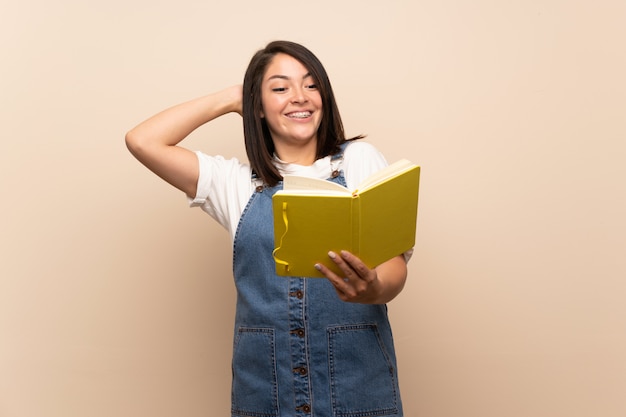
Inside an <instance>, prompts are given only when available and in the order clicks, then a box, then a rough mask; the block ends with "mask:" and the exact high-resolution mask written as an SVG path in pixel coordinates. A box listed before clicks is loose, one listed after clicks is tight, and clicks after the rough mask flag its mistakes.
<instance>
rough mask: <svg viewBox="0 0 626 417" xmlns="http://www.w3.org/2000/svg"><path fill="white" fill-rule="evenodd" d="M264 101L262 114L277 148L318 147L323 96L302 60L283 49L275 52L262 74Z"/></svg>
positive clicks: (262, 100) (262, 102) (262, 99)
mask: <svg viewBox="0 0 626 417" xmlns="http://www.w3.org/2000/svg"><path fill="white" fill-rule="evenodd" d="M261 105H262V112H261V117H264V118H265V121H266V122H267V125H268V127H269V130H270V133H271V135H272V139H273V141H274V145H275V147H276V150H277V151H278V152H279V150H280V149H281V148H283V147H284V146H294V145H295V146H308V147H309V149H310V148H311V147H313V149H314V148H315V146H316V145H317V129H318V128H319V125H320V122H321V120H322V98H321V96H320V93H319V91H318V90H317V86H316V85H315V80H314V79H313V77H312V76H311V75H310V74H309V71H308V70H307V69H306V68H305V67H304V65H302V63H301V62H300V61H298V60H297V59H295V58H293V57H291V56H290V55H286V54H282V53H279V54H276V56H274V58H273V59H272V61H271V62H270V64H269V65H268V66H267V69H266V71H265V74H264V76H263V82H262V84H261ZM279 155H280V152H279Z"/></svg>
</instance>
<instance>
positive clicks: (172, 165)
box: [125, 85, 242, 197]
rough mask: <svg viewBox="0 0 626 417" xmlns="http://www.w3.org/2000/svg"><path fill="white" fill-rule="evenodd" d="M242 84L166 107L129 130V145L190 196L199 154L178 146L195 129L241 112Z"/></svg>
mask: <svg viewBox="0 0 626 417" xmlns="http://www.w3.org/2000/svg"><path fill="white" fill-rule="evenodd" d="M241 91H242V87H241V86H240V85H237V86H232V87H229V88H226V89H224V90H221V91H218V92H216V93H213V94H209V95H206V96H203V97H199V98H196V99H194V100H190V101H187V102H185V103H181V104H178V105H176V106H174V107H171V108H169V109H167V110H164V111H162V112H160V113H158V114H156V115H154V116H152V117H150V118H149V119H147V120H146V121H144V122H142V123H140V124H139V125H137V126H136V127H134V128H133V129H131V130H130V131H129V132H128V133H126V137H125V139H126V146H127V147H128V149H129V150H130V152H131V153H132V154H133V155H134V156H135V158H137V159H138V160H139V161H140V162H141V163H142V164H144V165H145V166H146V167H147V168H148V169H150V170H151V171H152V172H154V173H155V174H157V175H158V176H159V177H161V178H163V179H164V180H165V181H167V182H168V183H170V184H172V185H173V186H174V187H176V188H178V189H179V190H182V191H183V192H184V193H185V194H187V195H188V196H189V197H194V196H195V194H196V187H197V183H198V161H197V158H196V155H195V154H194V153H193V152H192V151H190V150H188V149H185V148H183V147H180V146H177V145H178V144H179V143H180V142H181V141H182V140H183V139H184V138H186V137H187V136H188V135H189V134H190V133H191V132H193V131H194V130H195V129H197V128H198V127H200V126H202V125H203V124H205V123H207V122H210V121H211V120H213V119H216V118H218V117H220V116H222V115H224V114H227V113H231V112H237V113H239V114H241V94H242V93H241Z"/></svg>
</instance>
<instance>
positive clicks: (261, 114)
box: [259, 110, 265, 119]
mask: <svg viewBox="0 0 626 417" xmlns="http://www.w3.org/2000/svg"><path fill="white" fill-rule="evenodd" d="M259 117H260V118H261V119H265V113H263V110H260V111H259Z"/></svg>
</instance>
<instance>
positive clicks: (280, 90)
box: [272, 87, 287, 93]
mask: <svg viewBox="0 0 626 417" xmlns="http://www.w3.org/2000/svg"><path fill="white" fill-rule="evenodd" d="M272 91H273V92H275V93H284V92H285V91H287V87H274V88H272Z"/></svg>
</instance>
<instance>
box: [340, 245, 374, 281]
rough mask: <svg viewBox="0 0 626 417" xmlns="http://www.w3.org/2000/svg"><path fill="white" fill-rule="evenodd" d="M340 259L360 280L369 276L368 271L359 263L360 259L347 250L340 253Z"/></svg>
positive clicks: (361, 262)
mask: <svg viewBox="0 0 626 417" xmlns="http://www.w3.org/2000/svg"><path fill="white" fill-rule="evenodd" d="M341 259H343V260H344V261H345V262H346V264H347V265H349V266H350V269H351V270H352V271H354V272H356V275H357V276H358V277H359V278H361V279H365V280H366V279H367V278H368V277H369V275H370V269H369V268H368V267H367V265H365V264H364V263H363V261H361V259H360V258H359V257H357V256H355V255H353V254H352V253H350V252H348V251H347V250H342V251H341Z"/></svg>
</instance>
